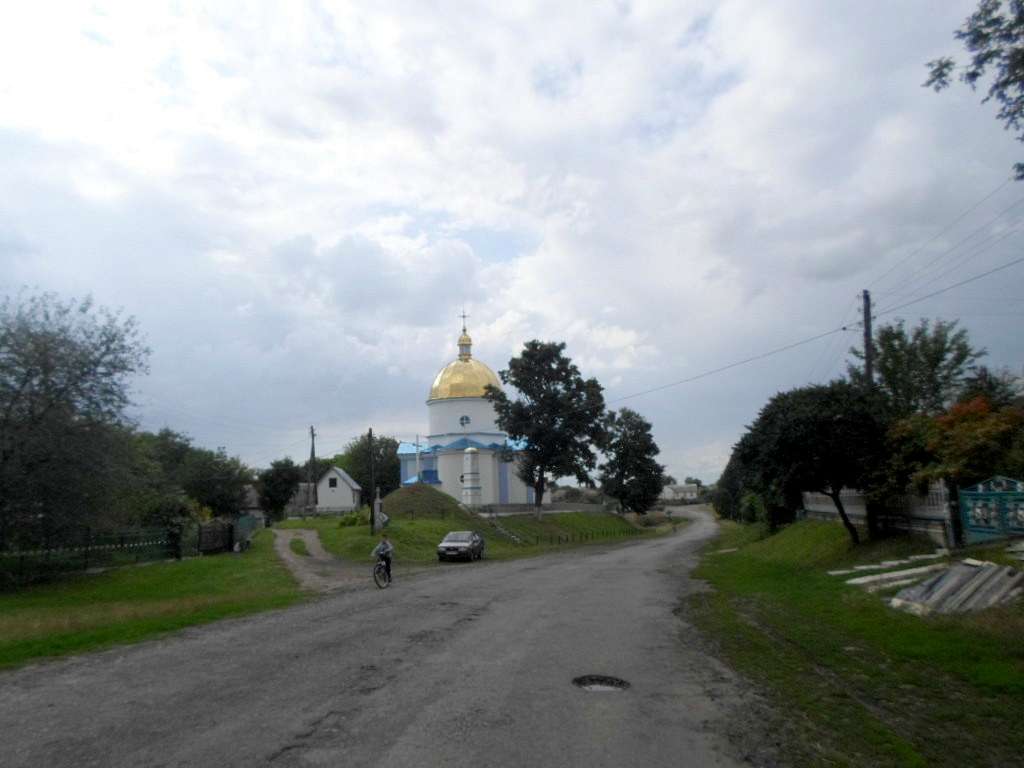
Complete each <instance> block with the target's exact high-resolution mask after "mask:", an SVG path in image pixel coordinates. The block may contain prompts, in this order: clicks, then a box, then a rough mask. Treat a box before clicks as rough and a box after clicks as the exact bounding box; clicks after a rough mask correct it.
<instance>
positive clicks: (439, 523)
mask: <svg viewBox="0 0 1024 768" xmlns="http://www.w3.org/2000/svg"><path fill="white" fill-rule="evenodd" d="M384 510H385V512H386V513H387V515H388V516H389V517H390V518H391V521H390V523H389V524H388V527H387V534H388V537H389V538H390V539H391V541H392V543H393V544H394V545H395V557H396V560H397V561H398V562H400V563H401V562H406V563H429V562H436V561H437V545H438V542H440V541H441V539H442V538H444V535H445V534H446V533H448V532H449V531H464V530H475V531H478V532H479V533H481V534H482V535H483V537H484V540H485V541H486V549H485V557H487V558H492V559H497V560H501V559H508V558H514V557H527V556H530V555H535V554H540V553H542V552H549V551H554V550H556V549H560V548H563V549H564V548H565V547H569V546H581V545H585V544H589V543H601V542H604V543H608V542H610V541H615V540H623V539H625V538H626V537H632V536H638V535H639V536H651V535H656V534H658V533H664V532H666V531H670V530H672V527H671V526H670V525H669V526H663V527H662V528H660V529H657V530H655V529H650V530H643V531H638V529H637V528H636V527H635V526H633V525H630V524H629V523H628V522H626V521H625V520H623V519H622V518H621V517H619V516H617V515H613V514H607V513H587V512H565V513H561V514H553V515H544V516H543V519H541V520H539V521H538V520H536V519H535V518H534V516H533V515H516V516H514V517H502V518H499V520H498V522H499V524H500V525H501V526H502V527H503V528H504V529H505V530H508V531H511V532H512V533H514V534H515V535H516V536H518V537H519V538H520V539H522V541H523V542H524V543H523V544H517V543H515V542H513V541H512V540H511V539H509V538H508V537H506V536H505V535H504V534H502V533H501V532H500V531H499V530H498V529H496V528H494V527H493V526H492V525H491V524H490V523H489V521H487V520H486V519H482V518H480V517H476V516H473V515H470V514H468V513H466V512H465V511H463V510H462V508H461V507H459V505H458V504H456V503H455V500H454V499H452V498H451V497H450V496H448V495H447V494H444V493H441V492H440V491H437V490H435V489H434V488H431V487H429V486H425V485H418V486H411V487H409V488H402V489H400V490H398V491H395V492H394V493H392V494H389V495H388V496H387V498H385V500H384ZM365 514H366V513H365V511H361V512H360V513H359V514H358V515H354V516H353V515H345V516H341V517H312V518H303V519H293V520H285V521H283V522H281V523H279V524H278V527H279V528H311V529H313V530H316V531H317V532H318V534H319V536H320V541H321V542H322V543H323V545H324V549H326V550H327V551H328V552H330V553H331V554H334V555H337V556H338V557H341V558H343V559H346V560H352V561H356V562H358V561H363V560H365V561H367V562H369V561H370V559H371V558H370V552H371V551H372V550H373V548H374V546H376V544H377V541H378V540H379V536H371V535H370V529H369V518H367V517H365ZM356 518H358V519H359V520H360V522H359V524H358V525H347V524H346V523H349V522H352V521H353V520H354V519H356Z"/></svg>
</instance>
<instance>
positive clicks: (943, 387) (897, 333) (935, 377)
mask: <svg viewBox="0 0 1024 768" xmlns="http://www.w3.org/2000/svg"><path fill="white" fill-rule="evenodd" d="M956 326H957V323H956V321H955V320H954V321H952V322H945V321H942V320H936V321H935V324H934V325H932V324H931V323H930V322H929V321H928V320H922V321H921V322H920V323H919V324H918V325H917V326H916V327H915V328H913V330H911V331H910V332H909V333H908V332H907V329H906V327H905V326H904V323H903V321H902V320H900V321H898V322H896V323H895V324H889V325H883V326H880V327H879V328H878V331H877V332H876V333H875V338H874V339H872V345H873V349H874V356H875V372H876V384H877V387H878V390H879V391H880V392H881V393H882V394H883V395H884V396H885V399H886V403H887V406H888V411H889V413H890V415H891V416H892V417H893V418H903V417H906V416H910V415H912V414H915V413H923V414H927V415H933V416H934V415H937V414H939V413H942V412H943V411H945V410H946V408H947V407H948V406H949V405H950V404H952V402H953V401H954V400H955V398H956V395H957V393H958V392H959V390H960V389H961V387H962V386H963V382H964V377H965V376H966V375H967V374H968V373H969V372H970V371H972V370H973V368H974V361H975V360H977V359H978V358H980V357H983V356H984V355H985V354H986V353H985V350H984V349H981V350H976V349H974V348H973V347H971V345H970V343H969V342H968V340H967V332H966V331H965V330H963V329H959V330H958V329H957V327H956ZM850 353H851V354H852V355H853V356H854V357H855V358H857V359H858V360H863V359H864V353H863V352H862V351H861V350H859V349H851V350H850ZM847 372H848V375H849V377H850V380H851V381H852V382H854V383H856V384H859V385H861V386H866V385H867V380H866V376H865V373H864V368H863V367H862V366H859V365H850V366H848V368H847Z"/></svg>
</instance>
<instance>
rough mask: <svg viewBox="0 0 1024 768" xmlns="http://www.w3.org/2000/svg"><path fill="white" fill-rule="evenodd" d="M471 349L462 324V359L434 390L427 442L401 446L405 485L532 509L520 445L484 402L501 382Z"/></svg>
mask: <svg viewBox="0 0 1024 768" xmlns="http://www.w3.org/2000/svg"><path fill="white" fill-rule="evenodd" d="M472 345H473V341H472V339H470V337H469V334H468V333H467V332H466V328H465V325H463V328H462V335H461V336H460V337H459V356H458V358H456V359H455V360H453V361H452V362H450V363H449V364H448V365H446V366H445V367H444V368H442V369H441V371H440V372H439V373H438V374H437V376H436V377H435V378H434V383H433V386H431V388H430V395H429V397H428V398H427V414H428V420H429V434H428V435H427V436H426V440H425V441H422V440H421V441H420V442H419V443H418V444H416V443H401V444H400V445H399V448H398V457H399V460H400V462H401V471H402V478H401V479H402V485H414V484H416V483H428V484H431V485H433V486H435V487H436V488H438V489H439V490H442V491H444V492H445V493H447V494H448V495H449V496H452V497H454V498H455V499H456V500H458V501H460V502H462V503H464V504H467V505H469V506H481V505H493V504H532V503H533V501H534V492H533V488H532V487H530V486H528V485H527V484H526V483H524V482H523V481H522V480H521V479H520V478H519V476H518V475H517V474H516V461H517V460H518V451H519V450H521V448H522V446H521V445H519V444H516V443H515V442H514V441H510V440H509V439H508V435H506V434H505V433H504V432H502V431H501V430H500V429H499V428H498V426H497V424H496V423H495V413H494V406H493V405H491V403H490V402H489V401H488V400H487V399H485V397H484V394H485V392H486V388H487V386H488V385H493V386H495V387H498V388H499V389H500V388H501V382H500V381H499V379H498V377H497V375H496V374H495V373H494V371H492V370H491V369H490V368H489V367H487V366H486V365H485V364H484V363H482V362H480V361H479V360H476V359H474V358H473V355H472Z"/></svg>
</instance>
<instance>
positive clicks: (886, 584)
mask: <svg viewBox="0 0 1024 768" xmlns="http://www.w3.org/2000/svg"><path fill="white" fill-rule="evenodd" d="M920 579H921V577H920V576H911V577H910V578H909V579H897V580H896V581H880V582H878V583H877V584H868V585H867V586H866V587H864V589H865V590H867V591H868V592H881V591H882V590H884V589H896V588H897V587H905V586H907V585H908V584H916V583H917V582H918V581H920Z"/></svg>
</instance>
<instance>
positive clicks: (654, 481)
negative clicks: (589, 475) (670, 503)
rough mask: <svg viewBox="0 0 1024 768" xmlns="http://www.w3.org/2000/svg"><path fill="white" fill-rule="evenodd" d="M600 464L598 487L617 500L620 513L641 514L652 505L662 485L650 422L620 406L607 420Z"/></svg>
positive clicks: (656, 447) (661, 468) (660, 467)
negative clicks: (620, 507) (602, 461)
mask: <svg viewBox="0 0 1024 768" xmlns="http://www.w3.org/2000/svg"><path fill="white" fill-rule="evenodd" d="M607 429H608V439H607V442H606V446H605V451H606V453H607V454H608V461H607V462H605V463H604V464H602V465H601V476H600V480H601V490H602V491H604V492H605V493H607V494H608V495H609V496H612V497H614V498H616V499H618V501H619V504H620V505H621V506H622V509H623V511H624V512H636V513H637V514H641V515H642V514H644V513H646V512H647V510H648V509H650V508H651V507H653V506H654V504H655V503H656V502H657V501H658V497H659V496H660V495H661V489H662V488H664V480H663V477H662V472H663V471H664V470H665V467H663V466H662V465H661V464H659V463H658V462H656V461H655V460H654V457H655V456H657V455H658V453H659V449H658V446H657V444H656V443H655V442H654V437H653V436H652V435H651V423H650V422H649V421H647V420H646V419H644V418H643V417H642V416H641V415H640V414H639V413H637V412H636V411H632V410H630V409H629V408H623V409H622V410H620V411H619V412H618V414H617V415H616V414H611V415H610V418H609V420H608V427H607Z"/></svg>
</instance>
